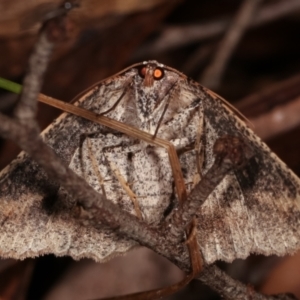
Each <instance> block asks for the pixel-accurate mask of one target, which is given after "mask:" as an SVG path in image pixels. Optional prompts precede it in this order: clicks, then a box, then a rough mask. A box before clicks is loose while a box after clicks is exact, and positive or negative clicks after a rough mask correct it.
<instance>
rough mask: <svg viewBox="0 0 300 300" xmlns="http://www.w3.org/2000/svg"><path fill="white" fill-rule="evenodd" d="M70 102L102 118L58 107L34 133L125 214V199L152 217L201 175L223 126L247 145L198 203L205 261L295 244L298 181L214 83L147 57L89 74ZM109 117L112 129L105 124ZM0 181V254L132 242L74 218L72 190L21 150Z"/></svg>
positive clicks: (92, 250) (101, 254)
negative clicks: (210, 86) (99, 75)
mask: <svg viewBox="0 0 300 300" xmlns="http://www.w3.org/2000/svg"><path fill="white" fill-rule="evenodd" d="M156 70H159V72H156ZM75 105H78V106H80V107H83V108H86V109H88V110H90V111H91V112H95V113H100V114H101V113H102V114H103V113H104V114H105V117H109V118H111V119H112V121H111V122H110V123H105V122H107V119H105V117H103V118H102V121H101V120H100V119H101V118H99V120H100V121H99V120H98V121H99V122H100V123H101V122H102V123H101V124H102V125H100V124H98V123H95V122H91V121H88V120H84V119H83V118H80V117H76V116H74V115H70V114H63V115H62V116H61V117H59V118H58V119H57V120H56V121H54V122H53V123H52V124H51V125H50V126H49V127H48V128H47V129H46V130H45V131H44V133H43V137H44V140H45V142H46V143H48V144H49V145H50V146H51V147H52V148H53V149H54V150H55V151H56V152H57V154H58V155H59V156H60V157H62V158H63V159H64V161H65V162H66V163H68V164H69V165H70V167H71V168H72V169H73V170H74V171H75V172H76V173H78V174H79V175H80V176H82V177H83V178H85V179H86V180H87V182H88V183H89V184H90V185H91V186H92V187H93V188H94V189H95V190H97V191H98V192H100V193H105V195H106V197H107V199H109V200H112V201H114V202H115V203H117V204H118V205H120V207H121V208H122V209H125V210H127V211H129V212H131V213H133V214H136V213H137V208H136V206H135V204H134V201H133V198H135V199H136V200H137V201H138V205H139V207H140V210H141V216H142V218H144V220H145V221H146V222H149V223H150V224H152V225H154V226H155V225H156V224H158V223H159V222H161V221H163V220H164V218H165V215H166V214H165V213H166V212H167V211H168V209H169V208H170V207H172V206H170V205H171V203H172V202H174V201H175V202H176V201H178V200H179V198H181V192H182V191H184V190H185V189H186V190H187V191H188V192H190V191H191V190H192V189H193V187H194V186H195V184H197V182H199V180H200V178H201V177H202V176H205V173H206V172H207V170H208V169H209V168H210V166H211V165H212V164H213V162H214V155H213V151H212V147H213V144H214V142H215V141H216V139H218V137H220V136H222V135H234V136H238V137H240V138H243V139H244V140H245V142H246V143H247V144H249V145H250V147H251V151H252V152H253V156H252V157H251V159H250V160H249V162H248V163H247V165H246V166H245V167H244V168H243V169H242V170H239V171H232V172H230V173H229V174H228V175H227V176H226V177H225V178H224V180H223V181H222V182H221V183H220V184H219V185H218V186H217V188H216V189H215V190H214V192H213V193H212V194H211V195H210V196H209V197H208V199H207V200H206V201H205V203H204V204H203V205H202V207H201V208H199V211H198V214H197V217H198V221H197V224H198V243H199V247H200V249H201V252H202V254H203V257H204V260H205V262H206V263H212V262H214V261H215V260H217V259H222V260H226V261H232V260H233V259H235V258H244V257H246V256H248V255H249V254H250V253H251V252H254V253H263V254H278V255H284V254H286V253H292V252H294V251H296V250H297V249H298V248H299V236H298V235H299V234H298V229H299V201H300V196H299V179H298V178H297V177H296V176H295V175H294V174H293V173H292V172H291V171H290V170H289V169H288V168H287V167H286V166H285V165H284V164H283V163H282V162H281V161H280V160H279V159H278V158H277V156H276V155H275V154H273V153H272V152H270V150H269V149H268V147H267V146H266V145H265V144H264V143H263V142H261V140H260V139H259V138H258V137H257V136H255V135H254V133H253V132H252V131H251V130H250V129H249V128H248V127H247V126H246V125H245V124H244V122H243V121H242V120H240V119H239V118H238V116H237V115H236V114H235V113H234V112H233V111H232V110H231V109H230V107H228V105H226V103H225V102H224V101H223V100H222V99H220V98H218V97H217V96H216V95H215V94H214V93H212V92H211V93H210V92H208V91H207V90H206V89H205V88H203V87H201V86H200V85H199V84H197V83H195V82H193V81H192V80H189V79H188V78H187V77H186V76H185V75H183V74H181V73H179V72H178V71H176V70H174V69H172V68H169V67H166V66H163V65H161V64H159V63H157V62H155V61H150V62H145V63H141V64H136V65H133V66H131V67H129V68H127V69H125V70H124V71H122V72H120V73H118V74H117V75H115V76H113V77H110V78H109V79H106V80H103V81H101V82H100V83H99V84H97V85H95V86H94V87H92V88H91V89H90V90H89V91H87V92H86V93H85V94H84V95H81V97H80V98H79V99H78V100H77V102H75ZM83 114H85V116H87V115H88V114H87V113H84V112H83ZM105 120H106V121H105ZM114 120H116V121H119V122H122V123H123V124H124V126H123V127H124V128H122V126H121V127H120V126H119V124H120V123H118V124H114V123H113V122H114ZM111 124H114V126H113V127H112V128H113V129H111V128H109V127H107V126H105V125H111ZM118 126H119V127H118ZM130 126H132V127H130ZM130 128H131V129H130ZM128 129H129V130H128ZM138 129H139V130H142V131H143V132H144V134H141V133H140V131H139V130H138ZM157 129H158V130H157ZM126 130H127V131H126ZM155 133H156V134H157V137H156V142H154V143H153V138H151V136H152V135H153V134H155ZM151 141H152V142H151ZM170 145H171V146H170ZM172 145H174V146H172ZM174 147H175V148H176V151H177V154H178V156H179V163H178V164H177V163H175V164H170V159H169V156H172V157H173V160H174V161H175V160H176V159H178V158H177V154H176V152H175V148H174ZM166 149H167V150H166ZM170 149H171V150H170ZM170 153H171V154H170ZM173 160H172V159H171V161H173ZM174 165H175V166H174ZM176 168H177V171H178V172H177V173H178V174H181V173H182V174H183V178H182V179H180V180H178V179H177V176H176V175H175V174H176ZM178 168H180V170H178ZM25 174H26V175H25ZM0 180H1V190H0V195H1V202H0V221H1V222H2V227H1V241H2V242H1V246H0V255H1V256H2V257H15V258H24V257H28V256H35V255H40V254H43V253H54V254H56V255H70V256H72V257H74V258H76V259H78V258H80V257H91V258H94V259H96V260H97V261H103V260H105V259H107V258H108V257H111V256H112V255H114V254H116V253H124V252H126V251H128V249H130V248H131V247H133V246H134V245H135V243H134V242H132V241H129V240H126V239H122V238H120V237H119V236H116V235H115V233H114V232H113V231H112V230H110V229H108V228H100V229H99V228H97V229H96V228H86V227H84V226H83V225H80V223H79V222H78V220H76V219H74V218H72V217H71V210H72V205H73V202H72V199H68V195H67V194H66V193H64V191H63V189H61V188H60V187H59V186H57V185H56V184H55V182H49V180H48V178H47V176H46V174H45V173H44V172H43V171H42V170H41V169H40V168H39V167H38V166H37V165H36V164H35V163H34V162H32V161H31V160H30V159H29V158H28V157H27V155H26V154H24V153H23V154H21V155H20V156H19V157H18V158H17V159H16V160H15V161H14V162H13V163H12V164H11V165H10V166H8V167H7V168H6V170H5V171H2V173H1V175H0ZM174 180H175V181H176V180H177V183H176V184H175V186H176V187H180V186H181V185H182V183H180V182H182V181H184V186H183V187H182V188H181V190H180V191H178V189H177V190H176V189H175V187H174ZM178 182H179V183H178ZM176 198H177V200H176ZM175 205H176V203H175ZM16 208H17V209H16ZM20 224H21V225H20Z"/></svg>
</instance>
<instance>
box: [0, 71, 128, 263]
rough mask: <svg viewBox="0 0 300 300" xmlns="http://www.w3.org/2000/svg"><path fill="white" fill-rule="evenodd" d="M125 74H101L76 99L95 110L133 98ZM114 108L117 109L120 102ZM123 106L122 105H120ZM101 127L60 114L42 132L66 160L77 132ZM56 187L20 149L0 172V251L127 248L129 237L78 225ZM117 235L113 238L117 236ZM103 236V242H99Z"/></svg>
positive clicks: (101, 254)
mask: <svg viewBox="0 0 300 300" xmlns="http://www.w3.org/2000/svg"><path fill="white" fill-rule="evenodd" d="M128 78H129V79H130V72H129V74H127V76H120V77H117V78H115V80H111V79H109V80H106V81H103V82H102V83H100V84H99V85H97V86H96V87H94V88H93V89H92V90H90V91H89V92H87V93H86V94H85V95H84V97H83V98H82V99H80V100H79V102H77V105H81V106H83V107H86V108H88V109H90V110H93V111H95V112H100V111H99V108H101V109H102V110H107V109H109V108H110V107H112V106H113V105H114V103H115V102H117V101H118V99H120V97H121V95H122V94H124V91H125V94H124V95H123V97H122V98H123V101H124V103H126V102H130V101H132V99H133V98H132V95H131V90H130V89H127V87H128ZM119 109H122V107H121V106H120V108H119ZM123 109H124V107H123ZM106 130H107V129H106V128H103V127H102V126H100V125H97V124H94V123H92V122H89V121H86V120H84V119H82V118H78V117H75V116H73V115H69V114H62V115H61V116H60V117H59V118H58V119H57V120H55V121H54V122H53V123H52V124H51V125H50V126H49V127H48V128H47V129H46V130H45V131H44V132H43V134H42V135H43V137H44V140H45V141H46V143H47V144H48V145H50V146H51V147H52V148H53V149H54V150H55V152H56V153H57V154H58V155H59V156H60V157H61V158H62V159H63V160H64V161H65V162H66V164H69V163H70V161H71V158H72V156H73V154H74V152H75V151H76V149H77V148H78V147H79V146H80V143H81V141H80V140H81V136H82V135H89V134H95V133H100V134H101V133H103V132H106ZM58 191H59V187H58V186H57V185H56V184H55V183H54V182H51V181H49V179H48V178H47V176H46V174H45V173H44V172H43V171H42V170H41V169H40V168H39V167H38V166H37V164H36V163H34V162H33V161H32V160H31V159H30V158H29V157H28V156H27V155H26V154H25V153H24V152H22V153H21V154H20V155H19V156H18V157H17V158H16V159H15V160H14V161H13V162H12V163H11V164H10V165H8V166H7V167H6V168H5V169H4V170H2V172H1V173H0V224H1V227H0V256H1V257H3V258H6V257H12V258H17V259H20V258H21V259H22V258H25V257H29V256H30V257H34V256H38V255H41V254H45V253H54V254H55V255H57V256H61V255H70V256H72V257H73V258H75V259H79V258H81V257H90V258H93V259H95V260H97V261H103V260H104V259H106V258H108V257H109V256H110V255H112V254H113V253H114V254H115V253H118V252H126V251H127V250H128V249H129V248H131V247H132V246H133V245H134V243H133V242H132V241H126V240H121V241H119V240H118V241H116V243H118V248H117V249H116V248H113V247H112V246H111V244H113V245H114V244H115V243H114V238H115V237H114V236H112V237H111V239H110V241H109V240H107V239H104V238H103V237H106V236H107V235H110V234H111V232H110V231H109V230H106V229H104V230H101V232H100V231H99V230H96V229H95V228H89V227H84V226H81V225H80V224H79V223H78V220H76V219H74V218H72V211H71V209H70V208H69V207H68V206H67V205H66V206H65V207H59V210H60V212H59V213H57V212H56V211H57V207H56V203H60V202H61V200H62V199H60V193H58ZM116 239H117V238H116ZM104 240H105V242H103V241H104Z"/></svg>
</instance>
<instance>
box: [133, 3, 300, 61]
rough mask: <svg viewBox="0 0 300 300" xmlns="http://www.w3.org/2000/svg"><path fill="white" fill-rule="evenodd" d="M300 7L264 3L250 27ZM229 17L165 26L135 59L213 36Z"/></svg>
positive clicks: (225, 25) (218, 33) (221, 30)
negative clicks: (191, 23)
mask: <svg viewBox="0 0 300 300" xmlns="http://www.w3.org/2000/svg"><path fill="white" fill-rule="evenodd" d="M299 9H300V1H298V0H282V1H280V2H276V3H271V4H267V5H264V6H263V7H262V8H261V9H259V10H258V12H257V14H255V16H253V19H252V21H251V23H250V24H249V27H250V28H254V27H258V26H261V25H263V24H266V23H269V22H272V21H275V20H277V19H279V18H283V17H285V16H287V15H289V14H292V13H294V12H295V11H297V10H299ZM230 20H231V19H230V18H229V17H228V18H224V19H221V20H216V21H212V22H209V23H204V24H193V25H187V26H166V27H165V28H163V29H162V31H161V33H160V35H159V37H158V38H157V39H156V40H155V41H151V42H150V43H147V44H145V45H144V46H143V47H141V48H140V49H139V52H138V53H136V55H135V59H140V58H143V57H147V56H149V55H151V56H153V55H154V54H157V53H161V52H164V51H168V50H171V49H174V48H178V47H183V46H186V45H188V44H191V43H195V42H199V41H203V40H205V39H208V38H213V37H215V36H217V35H220V34H221V33H223V32H224V31H225V30H226V28H228V26H229V24H230Z"/></svg>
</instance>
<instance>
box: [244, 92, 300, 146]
mask: <svg viewBox="0 0 300 300" xmlns="http://www.w3.org/2000/svg"><path fill="white" fill-rule="evenodd" d="M299 115H300V97H298V98H296V99H294V100H293V101H291V102H288V103H287V104H285V105H279V106H276V107H275V108H274V109H272V110H271V111H270V112H267V113H265V114H262V115H260V116H258V117H256V118H252V119H250V122H251V123H252V124H253V126H254V131H255V133H256V134H257V135H258V136H260V137H261V138H262V139H264V140H267V139H270V138H272V137H274V136H276V135H279V134H282V133H284V132H287V131H289V130H291V129H293V128H296V127H297V126H299V125H300V119H299Z"/></svg>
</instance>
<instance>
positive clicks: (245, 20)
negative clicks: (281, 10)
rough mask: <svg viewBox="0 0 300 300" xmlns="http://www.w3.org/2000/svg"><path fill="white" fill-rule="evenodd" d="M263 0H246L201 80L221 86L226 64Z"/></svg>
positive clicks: (213, 85) (206, 83) (214, 86)
mask: <svg viewBox="0 0 300 300" xmlns="http://www.w3.org/2000/svg"><path fill="white" fill-rule="evenodd" d="M261 2H262V0H244V2H243V4H242V6H241V8H240V9H239V11H238V12H237V14H236V16H235V18H234V19H233V21H232V23H231V24H230V26H229V28H228V31H227V32H226V34H225V36H224V38H223V39H222V40H221V42H220V44H219V46H218V49H217V51H216V54H215V56H214V58H213V59H212V62H211V63H210V64H209V65H208V67H207V68H206V69H205V70H204V72H203V74H202V77H201V79H200V82H201V83H202V84H203V85H204V86H207V87H209V88H212V89H215V88H217V87H218V86H219V84H220V81H221V78H222V75H223V73H224V71H225V68H226V65H227V63H228V60H229V59H230V56H231V55H232V53H233V51H234V49H235V48H236V46H237V44H238V42H239V41H240V39H241V38H242V36H243V34H244V32H245V30H246V29H247V27H248V26H249V23H250V21H251V19H252V17H253V14H254V12H255V10H256V9H257V7H258V6H259V4H260V3H261Z"/></svg>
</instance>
